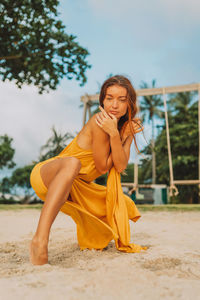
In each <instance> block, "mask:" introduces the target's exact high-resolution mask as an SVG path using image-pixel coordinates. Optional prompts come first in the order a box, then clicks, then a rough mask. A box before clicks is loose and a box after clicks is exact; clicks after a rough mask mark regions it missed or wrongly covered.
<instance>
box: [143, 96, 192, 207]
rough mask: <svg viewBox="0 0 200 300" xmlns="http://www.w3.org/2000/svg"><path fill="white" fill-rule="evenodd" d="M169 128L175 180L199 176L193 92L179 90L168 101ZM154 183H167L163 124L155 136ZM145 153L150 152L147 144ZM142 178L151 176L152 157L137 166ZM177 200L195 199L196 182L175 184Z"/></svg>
mask: <svg viewBox="0 0 200 300" xmlns="http://www.w3.org/2000/svg"><path fill="white" fill-rule="evenodd" d="M168 107H169V110H170V111H169V116H168V117H169V127H170V128H169V132H170V143H171V152H172V162H173V171H174V179H175V180H181V179H182V180H191V179H197V178H198V102H197V101H194V93H179V94H177V95H174V96H173V97H172V98H171V100H170V101H169V105H168ZM155 151H156V159H157V169H156V172H157V183H163V184H167V185H169V161H168V152H167V138H166V127H165V126H163V129H162V131H161V132H160V134H159V135H158V136H157V138H156V142H155ZM144 153H145V154H150V147H146V148H145V150H144ZM140 176H141V179H142V181H144V182H145V181H146V182H149V181H150V179H151V160H143V162H142V165H141V167H140ZM178 189H179V195H178V197H177V198H176V199H175V198H174V199H173V202H174V203H177V202H195V201H196V202H197V201H198V200H197V198H198V187H197V186H178Z"/></svg>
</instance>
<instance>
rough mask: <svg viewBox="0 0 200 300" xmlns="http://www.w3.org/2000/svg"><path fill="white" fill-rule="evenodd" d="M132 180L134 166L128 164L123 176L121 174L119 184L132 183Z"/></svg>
mask: <svg viewBox="0 0 200 300" xmlns="http://www.w3.org/2000/svg"><path fill="white" fill-rule="evenodd" d="M133 180H134V164H133V163H131V164H128V165H127V167H126V169H125V174H123V173H122V174H121V182H133Z"/></svg>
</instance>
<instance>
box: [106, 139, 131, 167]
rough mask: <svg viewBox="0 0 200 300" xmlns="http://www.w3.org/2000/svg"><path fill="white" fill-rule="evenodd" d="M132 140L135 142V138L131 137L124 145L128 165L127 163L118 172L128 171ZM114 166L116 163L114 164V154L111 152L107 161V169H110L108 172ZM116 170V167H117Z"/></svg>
mask: <svg viewBox="0 0 200 300" xmlns="http://www.w3.org/2000/svg"><path fill="white" fill-rule="evenodd" d="M132 140H133V137H132V136H129V137H127V138H126V140H125V141H124V143H123V150H124V152H125V154H126V158H127V159H126V163H125V165H124V167H123V168H122V170H118V172H122V171H124V169H126V166H127V164H128V161H129V157H130V147H131V144H132ZM113 165H114V163H113V157H112V152H111V153H110V155H109V157H108V159H107V169H108V171H109V170H110V169H111V168H112V166H113ZM115 168H116V166H115Z"/></svg>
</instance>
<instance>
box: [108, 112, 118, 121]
mask: <svg viewBox="0 0 200 300" xmlns="http://www.w3.org/2000/svg"><path fill="white" fill-rule="evenodd" d="M109 116H111V118H112V119H113V120H115V119H117V118H116V117H115V115H113V114H111V113H109Z"/></svg>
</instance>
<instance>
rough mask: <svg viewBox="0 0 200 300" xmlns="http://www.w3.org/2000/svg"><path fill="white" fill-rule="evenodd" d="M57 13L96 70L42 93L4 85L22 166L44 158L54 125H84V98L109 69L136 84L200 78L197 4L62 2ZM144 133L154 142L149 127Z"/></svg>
mask: <svg viewBox="0 0 200 300" xmlns="http://www.w3.org/2000/svg"><path fill="white" fill-rule="evenodd" d="M58 10H59V13H60V19H61V20H62V21H63V23H64V24H65V25H66V32H67V33H68V34H73V35H75V36H76V37H77V38H76V41H77V42H78V43H79V44H80V45H81V46H82V47H84V48H87V49H88V51H89V53H90V55H89V56H88V58H87V60H88V62H89V64H91V65H92V68H91V69H89V70H88V71H87V72H86V76H87V83H86V84H85V85H84V86H83V87H80V86H79V82H77V81H76V80H75V79H73V80H67V79H62V80H61V82H60V84H59V86H58V88H57V90H56V91H50V92H49V93H44V94H43V95H39V94H38V90H37V88H36V87H34V86H23V88H22V89H19V88H17V86H15V83H14V82H0V91H1V93H0V101H1V108H0V133H1V135H4V134H8V135H9V136H10V137H12V138H13V142H12V146H13V147H14V148H15V150H16V152H15V156H14V161H15V162H16V164H17V167H22V166H24V165H26V164H29V163H31V162H32V160H35V159H37V158H38V156H39V150H40V147H41V146H42V145H44V144H45V143H46V141H47V139H48V138H49V137H50V136H51V135H52V131H51V128H52V126H55V128H56V130H57V131H59V132H61V133H62V134H64V133H66V132H71V133H73V134H75V133H76V132H77V131H80V130H81V127H82V120H83V108H80V107H79V106H80V104H81V102H80V97H81V96H82V95H84V94H85V93H88V94H93V93H96V92H97V91H98V89H99V84H102V83H103V81H104V80H105V79H106V78H107V76H108V75H109V74H110V73H112V74H123V75H125V76H128V78H130V79H131V81H132V83H133V86H134V87H135V88H136V89H139V88H140V84H141V82H142V81H145V82H147V83H148V84H149V85H151V82H152V80H153V79H156V86H157V87H163V86H173V85H182V84H189V83H197V82H200V57H199V53H200V18H199V13H200V2H199V1H197V0H187V1H186V0H168V1H159V0H148V1H147V0H146V1H139V0H137V1H136V0H134V1H133V0H101V1H100V0H73V1H70V0H62V1H60V5H59V7H58ZM145 134H146V138H147V141H148V140H149V138H150V129H149V127H148V126H146V131H145ZM139 139H140V137H139ZM139 143H140V141H139ZM141 143H142V142H141ZM133 159H134V148H132V150H131V157H130V160H133ZM4 171H5V170H4Z"/></svg>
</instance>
